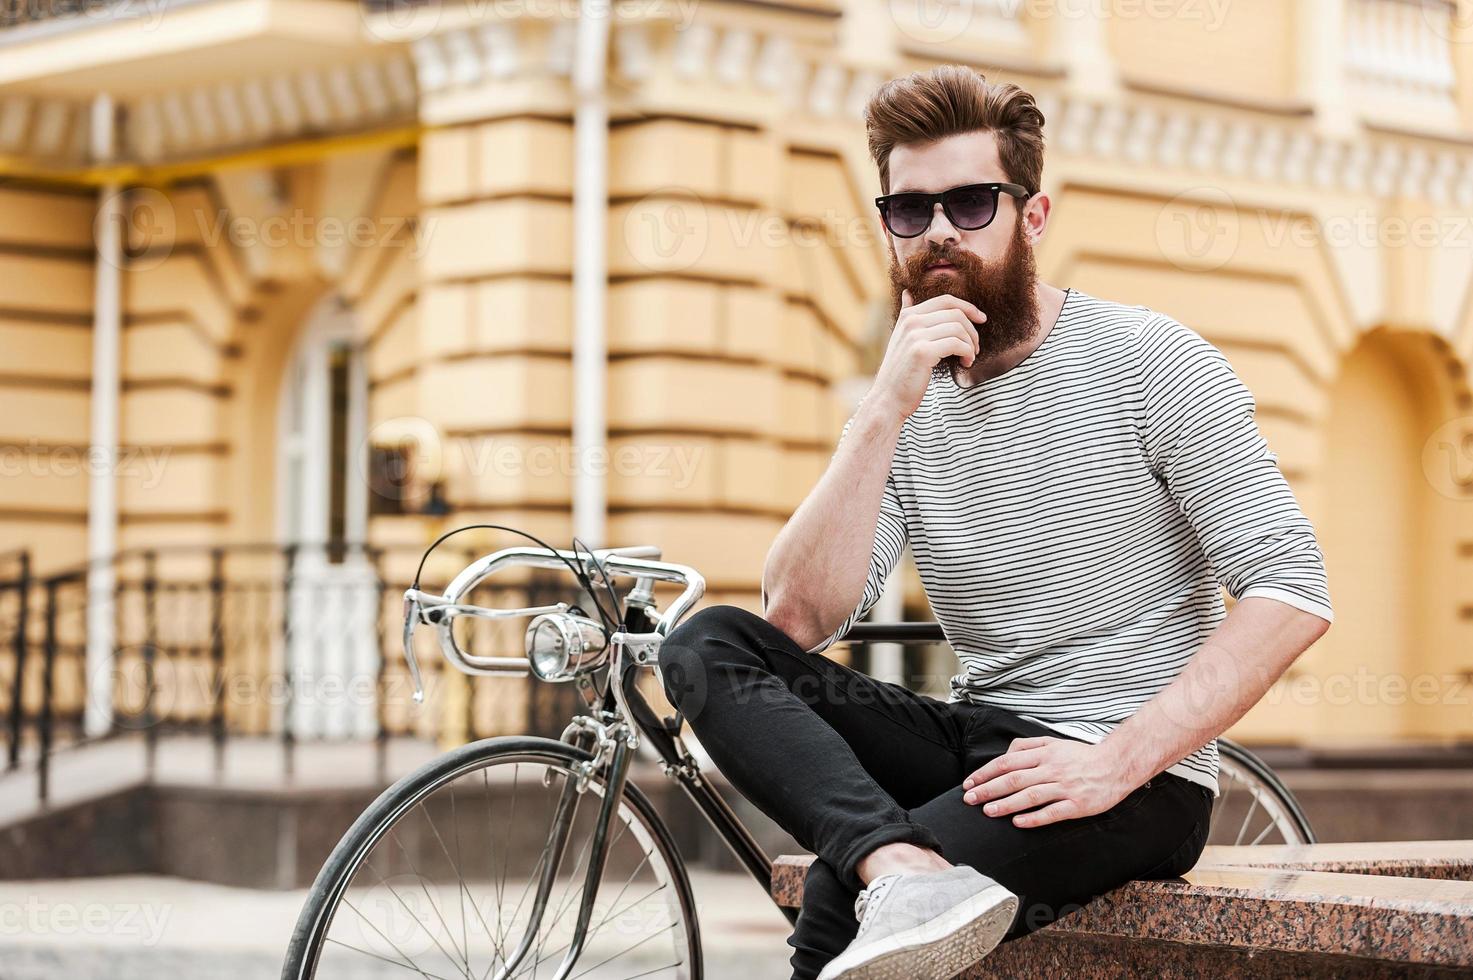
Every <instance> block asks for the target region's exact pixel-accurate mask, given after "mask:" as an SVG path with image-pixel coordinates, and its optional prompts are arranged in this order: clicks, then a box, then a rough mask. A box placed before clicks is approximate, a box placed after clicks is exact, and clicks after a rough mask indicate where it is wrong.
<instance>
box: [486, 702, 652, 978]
mask: <svg viewBox="0 0 1473 980" xmlns="http://www.w3.org/2000/svg"><path fill="white" fill-rule="evenodd" d="M580 723H581V724H580ZM589 736H592V738H593V741H594V747H593V750H592V751H593V758H591V759H589V760H588V761H587V762H586V763H584V764H582V765H581V766H580V767H579V771H578V772H577V773H576V774H575V775H573V776H570V777H569V778H568V779H567V781H566V782H565V783H564V784H563V789H562V793H561V794H560V795H559V796H558V801H557V806H556V808H555V809H554V812H553V819H552V829H551V830H550V831H549V835H548V840H547V844H546V846H545V847H544V854H545V855H546V859H545V861H544V863H543V867H542V873H541V875H540V876H539V877H538V880H537V895H536V897H535V898H534V899H533V902H532V911H531V917H530V920H529V921H528V923H527V932H526V934H525V935H524V936H522V938H521V941H520V942H518V943H517V948H516V950H515V951H513V952H512V954H511V955H510V956H508V957H507V958H506V961H505V963H504V964H503V965H502V967H501V969H500V970H498V971H496V974H495V976H494V980H508V978H509V977H511V976H513V975H514V974H515V973H516V971H517V969H518V968H519V967H520V966H521V965H522V963H523V962H524V961H525V960H526V958H527V954H528V953H530V952H531V951H532V950H533V949H534V948H535V946H536V944H537V934H538V932H539V931H541V929H542V918H543V916H544V914H546V912H547V905H548V900H549V899H550V898H551V896H552V888H553V884H554V883H555V882H556V880H557V873H558V870H559V868H560V867H561V865H562V861H563V857H564V855H565V854H566V851H567V844H568V835H569V833H570V832H571V830H572V827H573V818H574V817H575V816H576V814H577V809H578V800H579V798H580V797H581V796H582V795H583V794H584V793H585V792H586V791H587V789H588V784H589V783H590V781H591V780H592V779H593V776H594V774H595V773H596V772H597V771H598V770H599V769H600V768H601V765H600V764H601V763H602V762H603V760H604V757H605V755H606V754H607V755H608V765H607V773H606V775H605V778H604V792H603V801H602V803H601V805H600V806H599V811H598V818H597V820H596V822H595V824H594V830H593V839H592V841H591V842H590V844H589V851H588V868H587V870H586V871H585V873H584V878H583V897H582V900H581V901H580V902H579V905H578V918H577V921H576V922H575V923H574V925H573V938H572V939H571V940H570V941H569V943H568V950H567V952H566V953H565V954H564V955H563V960H562V963H560V964H559V965H558V968H557V971H556V972H555V973H554V974H553V977H552V980H567V977H568V975H569V974H570V973H571V972H572V970H573V966H574V965H575V964H576V963H577V962H578V957H579V956H581V955H582V953H583V945H584V943H585V941H586V940H587V934H588V923H589V921H590V920H591V919H592V917H593V903H594V899H595V898H596V897H597V893H598V885H599V882H600V881H601V880H602V878H603V872H604V864H605V862H606V861H607V860H608V838H609V826H610V824H611V823H612V822H613V819H614V813H615V810H616V809H617V808H618V806H619V800H620V799H621V798H622V797H623V795H624V784H625V782H626V781H627V779H628V776H629V763H630V762H631V760H632V759H633V758H634V744H633V742H632V741H631V740H630V738H629V737H628V731H627V729H625V728H624V727H623V726H621V725H615V726H612V728H605V727H604V726H603V725H601V724H599V723H598V722H596V721H594V720H593V719H591V718H588V717H587V716H586V715H580V716H578V717H577V718H575V719H574V721H573V724H570V725H569V726H568V729H567V730H566V731H564V732H563V740H564V741H568V742H571V743H572V744H574V745H577V744H578V743H579V742H582V741H584V740H585V739H586V738H587V737H589Z"/></svg>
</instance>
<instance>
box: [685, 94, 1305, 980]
mask: <svg viewBox="0 0 1473 980" xmlns="http://www.w3.org/2000/svg"><path fill="white" fill-rule="evenodd" d="M1043 123H1044V120H1043V116H1042V114H1041V113H1040V112H1039V110H1038V108H1037V106H1036V104H1035V102H1034V99H1033V97H1032V96H1031V95H1030V94H1029V93H1027V92H1026V91H1024V90H1022V89H1020V88H1018V87H1017V86H1014V85H1008V84H989V83H988V82H987V81H986V80H985V79H984V78H982V77H981V76H980V75H979V74H978V73H977V72H975V71H973V70H971V69H968V68H964V67H957V66H945V67H941V68H937V69H933V70H930V71H926V72H918V73H915V74H913V75H910V76H908V77H905V78H900V79H895V80H892V81H890V82H888V83H886V84H885V85H884V86H883V87H881V88H880V90H879V91H878V92H877V93H876V94H875V95H874V96H873V98H872V99H871V100H870V103H869V105H868V107H867V109H866V125H867V129H868V134H869V146H870V151H871V154H872V155H873V157H874V159H875V162H876V164H877V166H878V168H879V177H880V186H881V189H882V191H883V196H881V197H880V198H878V199H877V200H876V206H877V207H878V209H879V216H880V218H881V221H882V223H883V225H884V228H885V231H886V234H887V241H888V244H889V248H890V255H891V259H892V265H891V281H892V285H893V287H894V300H895V326H894V329H893V331H892V333H891V336H890V340H889V344H888V347H887V349H886V351H885V355H884V359H883V363H882V364H881V365H880V368H879V370H878V372H877V374H876V376H875V380H874V383H873V385H872V386H871V388H870V389H869V391H868V392H867V394H866V395H865V397H864V398H863V400H862V401H861V403H860V405H859V406H858V408H857V409H856V411H855V412H854V414H853V416H852V417H851V418H850V419H849V421H848V423H847V424H846V425H845V426H844V431H843V433H842V434H841V435H840V437H839V441H838V446H837V449H836V451H835V452H834V454H833V457H832V459H831V460H830V463H829V466H828V468H827V470H826V471H825V473H824V475H823V477H822V478H821V479H820V480H819V482H818V483H817V485H816V486H815V487H814V488H813V490H812V492H811V493H810V494H809V495H808V497H807V498H806V499H805V500H804V501H803V503H802V505H801V506H800V507H799V508H798V510H797V511H796V512H795V513H794V514H793V516H792V518H791V520H789V521H788V523H787V525H786V526H785V527H784V528H783V530H782V532H781V533H780V534H779V535H778V537H777V540H776V541H775V542H774V544H773V545H772V548H771V551H770V553H769V555H768V558H767V562H766V567H765V568H764V571H763V582H762V604H763V612H762V614H761V615H757V614H754V613H751V612H748V611H745V610H743V609H740V608H738V607H736V606H731V605H717V606H711V607H708V608H706V609H703V610H701V611H700V612H698V613H696V614H695V615H693V616H691V617H690V618H688V619H687V620H686V621H685V622H684V623H682V624H681V625H680V626H679V627H678V628H677V629H676V630H674V631H672V633H671V635H670V636H669V638H668V639H667V640H666V642H665V644H664V647H663V649H662V651H661V671H662V676H663V679H664V685H665V690H666V693H667V695H668V696H669V697H670V699H671V701H672V703H674V704H675V705H676V706H677V707H679V708H681V709H682V711H683V712H684V713H685V716H686V718H687V720H688V721H689V722H690V725H691V728H692V730H693V731H694V732H695V733H696V735H697V736H698V737H699V738H700V741H701V744H702V746H703V747H704V748H705V750H706V751H707V753H709V755H710V756H711V758H712V760H713V761H714V762H715V763H716V764H717V765H718V766H719V767H720V769H721V771H722V772H723V773H724V774H725V775H726V777H727V778H728V779H729V780H730V782H731V784H732V785H733V786H734V787H735V788H736V789H737V790H738V791H740V792H741V793H742V794H743V795H745V796H746V797H747V798H748V799H749V800H751V801H752V802H753V803H754V805H756V806H757V807H758V808H759V809H761V810H762V811H763V812H764V813H766V814H768V815H769V816H771V817H772V818H773V819H774V820H776V821H777V823H778V824H779V825H781V826H782V827H783V828H785V829H786V830H787V831H788V832H790V833H791V834H793V836H794V837H795V838H796V839H797V840H798V841H799V842H800V843H801V844H803V845H804V846H805V847H808V848H810V849H811V850H812V851H814V853H815V854H816V860H815V861H814V862H813V865H812V867H811V869H810V871H809V872H808V876H807V879H806V882H805V886H804V894H803V904H802V908H801V911H800V913H799V916H798V920H797V923H796V926H795V928H794V931H793V934H792V937H791V938H790V939H789V945H791V946H792V948H793V953H792V956H791V963H792V967H793V976H794V977H801V978H811V977H814V976H818V977H820V978H821V980H834V978H838V977H845V978H861V977H864V978H880V977H887V978H894V977H907V978H909V977H935V978H944V977H951V976H953V975H954V974H956V973H957V972H959V971H961V970H963V969H965V968H967V967H968V966H971V965H972V964H974V963H976V962H977V961H978V960H980V959H982V958H984V957H985V956H986V954H987V953H988V952H990V951H991V950H992V949H993V948H995V947H996V946H997V944H998V943H999V942H1005V941H1008V940H1010V939H1013V938H1017V937H1018V936H1022V935H1025V934H1027V933H1028V932H1030V931H1032V930H1034V929H1037V928H1038V927H1040V926H1042V925H1045V924H1047V923H1048V922H1051V921H1053V920H1054V919H1056V918H1057V917H1058V916H1060V915H1062V914H1065V913H1067V912H1068V911H1069V910H1071V909H1073V908H1078V907H1079V906H1080V905H1082V904H1084V903H1087V902H1089V901H1090V900H1091V899H1092V898H1094V897H1096V896H1098V895H1100V894H1102V893H1104V892H1107V891H1109V890H1111V889H1113V888H1115V887H1117V886H1119V885H1121V884H1123V883H1125V882H1127V881H1130V880H1133V879H1141V878H1162V877H1173V876H1176V875H1179V874H1182V873H1184V872H1186V871H1187V870H1189V869H1190V868H1191V867H1192V865H1193V864H1194V863H1195V862H1196V860H1197V858H1198V856H1199V855H1200V854H1201V851H1202V848H1203V846H1204V845H1205V843H1206V840H1207V834H1208V829H1209V824H1210V818H1211V813H1212V805H1213V801H1214V799H1215V798H1216V796H1217V794H1218V787H1217V778H1216V777H1217V771H1218V761H1217V744H1216V741H1215V739H1216V737H1217V736H1218V735H1220V734H1221V733H1222V732H1223V731H1225V730H1226V729H1227V728H1228V727H1229V726H1230V725H1231V724H1232V723H1233V722H1235V721H1237V720H1238V719H1239V718H1240V717H1242V716H1243V715H1244V714H1245V713H1246V712H1247V711H1248V709H1249V708H1251V707H1252V706H1253V704H1255V703H1256V702H1257V701H1258V700H1259V699H1260V698H1261V697H1262V696H1263V694H1264V693H1265V691H1267V689H1268V687H1269V686H1270V685H1271V684H1272V683H1273V681H1274V680H1275V679H1276V678H1278V677H1279V676H1280V675H1281V674H1282V673H1283V672H1284V670H1285V669H1287V667H1288V666H1289V664H1290V663H1292V662H1293V661H1294V659H1295V658H1297V657H1298V656H1299V655H1300V654H1302V653H1303V652H1304V651H1305V650H1306V649H1307V648H1308V647H1309V646H1310V645H1311V644H1312V643H1313V642H1314V641H1315V640H1316V639H1318V638H1319V637H1320V636H1321V635H1322V634H1323V633H1324V632H1325V630H1326V629H1328V628H1329V625H1330V621H1331V619H1332V612H1331V607H1330V597H1329V591H1328V586H1327V583H1326V576H1325V570H1324V561H1323V556H1322V555H1321V552H1320V549H1319V546H1318V543H1317V541H1316V539H1315V535H1314V530H1313V528H1312V527H1311V525H1310V524H1309V522H1308V521H1307V520H1306V519H1305V517H1304V514H1303V513H1302V511H1301V510H1300V507H1299V505H1298V502H1297V501H1296V500H1295V498H1294V495H1293V493H1292V492H1291V490H1290V488H1289V486H1288V484H1287V483H1286V482H1285V480H1284V477H1283V475H1282V474H1281V472H1280V471H1279V469H1278V465H1277V458H1276V457H1275V456H1274V454H1273V453H1272V452H1271V451H1270V450H1269V448H1268V446H1267V445H1266V444H1265V442H1264V440H1263V438H1262V436H1261V434H1260V433H1259V431H1258V429H1257V426H1256V424H1255V422H1254V418H1253V413H1254V401H1253V397H1252V395H1251V394H1250V393H1249V392H1248V390H1247V388H1246V387H1245V386H1244V385H1243V384H1242V382H1241V381H1240V380H1239V379H1238V377H1237V376H1236V375H1235V373H1234V372H1233V370H1232V368H1231V366H1230V365H1229V364H1228V362H1227V360H1226V358H1225V357H1224V356H1223V355H1222V353H1221V352H1220V351H1218V350H1217V348H1216V347H1214V346H1213V345H1212V344H1210V343H1208V342H1207V341H1206V340H1204V339H1203V338H1202V337H1201V336H1200V335H1198V334H1197V333H1196V332H1194V331H1193V330H1191V329H1189V328H1187V327H1185V326H1183V325H1182V324H1180V323H1178V322H1177V321H1176V320H1174V319H1172V318H1171V317H1170V316H1167V315H1165V314H1162V313H1159V312H1156V311H1154V310H1151V309H1149V308H1147V307H1145V306H1131V305H1124V304H1122V303H1118V302H1112V301H1109V300H1105V299H1102V298H1099V297H1096V296H1092V295H1089V294H1087V293H1084V292H1082V291H1080V290H1078V289H1072V288H1070V289H1061V288H1059V287H1056V286H1054V285H1051V284H1049V283H1045V282H1042V281H1040V280H1038V278H1037V275H1036V273H1035V263H1034V251H1035V249H1036V248H1037V247H1038V243H1039V241H1040V239H1041V238H1042V237H1043V234H1044V232H1045V229H1046V228H1047V225H1048V221H1049V217H1050V208H1051V202H1050V200H1049V197H1048V195H1047V194H1046V193H1044V192H1043V190H1042V186H1041V181H1042V172H1043V150H1044V142H1043ZM907 545H908V546H909V548H910V549H911V552H912V554H913V556H914V559H915V564H916V567H917V569H918V571H919V573H920V578H921V582H922V584H923V585H924V587H925V590H926V596H927V598H928V600H929V601H930V605H931V608H932V611H933V612H934V614H935V616H936V619H937V620H938V621H939V622H940V624H941V627H942V629H943V631H944V633H945V635H946V639H947V641H948V642H949V643H950V645H951V646H952V648H953V649H954V650H955V651H956V654H957V656H958V658H959V661H960V665H961V670H960V672H959V673H957V674H956V675H955V676H954V677H952V679H951V684H950V696H949V698H948V699H947V700H946V701H941V700H939V699H935V698H931V697H927V696H923V695H920V694H917V693H914V692H911V691H910V690H908V689H906V688H905V687H902V686H900V685H896V684H887V683H882V682H879V681H876V680H874V679H872V678H870V677H867V676H865V675H864V674H862V673H859V672H857V671H854V670H850V669H849V668H847V667H845V666H842V665H840V664H838V663H836V662H834V661H832V660H830V659H828V658H826V657H823V656H820V654H821V653H822V651H823V650H824V649H825V648H827V647H828V646H829V645H830V644H831V643H833V642H834V641H835V640H836V639H838V638H839V637H841V636H842V635H844V634H845V633H846V632H848V630H849V629H850V628H851V627H852V626H853V625H854V623H855V622H856V621H857V620H858V619H859V618H860V617H861V616H863V615H864V614H865V612H866V611H867V610H868V609H869V608H870V606H871V605H873V603H874V602H875V601H876V600H877V599H878V598H879V595H880V592H881V589H882V588H883V586H884V584H885V580H886V578H887V576H888V575H889V574H890V572H891V570H892V569H893V568H894V567H895V565H896V563H897V562H898V561H899V559H900V556H901V552H902V551H903V550H904V549H905V548H906V547H907ZM1223 589H1226V591H1227V592H1228V593H1229V594H1230V595H1232V596H1233V598H1234V599H1235V600H1236V601H1235V603H1234V605H1233V608H1232V610H1231V612H1228V610H1227V608H1226V604H1225V602H1224V599H1223V596H1222V590H1223Z"/></svg>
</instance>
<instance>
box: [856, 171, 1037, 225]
mask: <svg viewBox="0 0 1473 980" xmlns="http://www.w3.org/2000/svg"><path fill="white" fill-rule="evenodd" d="M1000 193H1001V194H1011V195H1012V196H1013V197H1016V198H1017V199H1018V200H1020V201H1026V200H1027V199H1028V198H1029V196H1030V195H1029V193H1028V188H1026V187H1024V186H1023V185H1022V184H1006V183H994V184H967V185H966V186H964V187H953V188H952V189H951V190H947V191H942V192H941V193H939V194H921V193H919V192H908V193H904V194H886V195H885V196H884V197H877V198H875V207H877V208H879V209H880V220H882V221H883V222H885V227H886V228H887V229H889V231H890V234H892V235H894V236H895V237H896V238H915V237H916V236H917V235H923V234H925V232H926V229H927V228H930V227H931V217H932V215H933V214H934V213H935V211H936V202H938V201H939V202H941V210H942V211H943V212H945V213H946V220H947V221H950V222H951V223H952V225H954V226H955V227H957V228H960V229H961V230H962V231H976V230H978V229H979V228H986V227H987V226H988V225H990V224H992V219H993V218H995V217H997V196H998V194H1000Z"/></svg>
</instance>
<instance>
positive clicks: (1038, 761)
mask: <svg viewBox="0 0 1473 980" xmlns="http://www.w3.org/2000/svg"><path fill="white" fill-rule="evenodd" d="M1124 761H1125V760H1124V759H1122V758H1120V755H1119V753H1118V752H1116V751H1115V750H1114V749H1113V748H1109V747H1104V746H1101V745H1097V744H1091V743H1089V742H1081V741H1079V740H1077V739H1072V738H1055V737H1051V736H1047V735H1040V736H1035V737H1033V738H1015V739H1013V741H1012V742H1011V743H1010V744H1009V745H1008V750H1007V751H1006V752H1004V753H1003V754H1002V755H1000V756H998V757H997V758H996V759H993V760H992V761H991V762H989V763H987V765H985V766H983V767H982V768H981V769H978V770H977V771H976V772H974V773H972V775H970V776H969V777H967V780H966V781H965V782H964V783H962V792H963V794H964V795H963V797H962V798H963V799H964V800H965V801H966V802H967V803H970V804H973V805H976V806H982V807H984V812H986V813H987V814H988V815H989V816H993V817H1003V816H1007V815H1008V814H1015V816H1014V817H1013V825H1014V826H1016V827H1040V826H1043V825H1044V824H1050V823H1055V822H1057V821H1059V820H1072V819H1074V818H1076V817H1087V816H1090V815H1091V814H1095V813H1103V812H1104V811H1106V810H1108V809H1110V808H1111V807H1112V806H1114V805H1115V804H1116V803H1119V802H1120V801H1121V800H1123V799H1125V797H1127V796H1129V795H1130V793H1131V791H1132V790H1134V789H1136V787H1137V786H1139V785H1140V783H1142V782H1144V780H1139V781H1134V782H1133V781H1132V777H1131V776H1130V775H1129V774H1128V773H1127V772H1126V771H1125V766H1124ZM1043 804H1047V805H1043ZM1035 807H1041V808H1040V809H1034V808H1035ZM1020 810H1028V811H1030V812H1028V813H1020V812H1018V811H1020Z"/></svg>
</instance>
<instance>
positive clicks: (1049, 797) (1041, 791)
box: [982, 783, 1069, 817]
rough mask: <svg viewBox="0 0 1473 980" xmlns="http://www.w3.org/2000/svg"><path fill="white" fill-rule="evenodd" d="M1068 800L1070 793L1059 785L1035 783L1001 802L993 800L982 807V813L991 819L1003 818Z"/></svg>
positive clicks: (1005, 797)
mask: <svg viewBox="0 0 1473 980" xmlns="http://www.w3.org/2000/svg"><path fill="white" fill-rule="evenodd" d="M1068 798H1069V794H1068V792H1067V791H1066V790H1065V789H1064V787H1063V786H1062V785H1061V784H1059V783H1034V784H1033V785H1032V786H1025V787H1023V788H1022V789H1020V790H1018V791H1017V792H1016V793H1012V794H1010V795H1008V796H1004V797H1003V798H1002V799H1000V800H993V801H992V802H990V803H988V804H986V805H985V806H983V807H982V812H983V813H985V814H987V815H988V816H989V817H1002V816H1006V815H1008V814H1009V813H1017V812H1018V811H1019V810H1031V809H1033V808H1034V807H1037V806H1043V805H1044V804H1045V803H1052V802H1053V801H1054V800H1065V799H1068Z"/></svg>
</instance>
